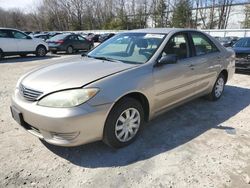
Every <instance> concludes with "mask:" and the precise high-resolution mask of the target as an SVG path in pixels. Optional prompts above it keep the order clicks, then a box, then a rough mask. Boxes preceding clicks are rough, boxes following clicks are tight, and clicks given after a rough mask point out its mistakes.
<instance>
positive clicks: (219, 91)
mask: <svg viewBox="0 0 250 188" xmlns="http://www.w3.org/2000/svg"><path fill="white" fill-rule="evenodd" d="M224 84H225V83H224V79H223V78H219V79H218V80H217V82H216V85H215V96H216V97H217V98H219V97H220V96H221V94H222V92H223V89H224Z"/></svg>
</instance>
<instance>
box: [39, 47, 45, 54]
mask: <svg viewBox="0 0 250 188" xmlns="http://www.w3.org/2000/svg"><path fill="white" fill-rule="evenodd" d="M44 54H45V49H44V48H39V49H38V55H39V56H44Z"/></svg>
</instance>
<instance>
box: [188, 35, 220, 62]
mask: <svg viewBox="0 0 250 188" xmlns="http://www.w3.org/2000/svg"><path fill="white" fill-rule="evenodd" d="M192 34H196V35H200V36H203V37H204V38H205V39H207V42H208V43H209V44H210V45H211V46H212V47H214V48H216V51H214V52H209V53H206V54H201V55H197V54H196V49H195V45H194V41H193V37H192ZM188 35H189V38H190V43H191V46H192V51H193V57H200V56H204V55H210V54H213V53H218V52H220V50H219V48H218V47H217V46H216V45H215V44H214V42H213V41H212V40H211V39H210V38H209V37H208V36H206V35H205V34H203V33H201V32H197V31H189V32H188Z"/></svg>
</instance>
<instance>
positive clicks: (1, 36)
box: [0, 30, 9, 38]
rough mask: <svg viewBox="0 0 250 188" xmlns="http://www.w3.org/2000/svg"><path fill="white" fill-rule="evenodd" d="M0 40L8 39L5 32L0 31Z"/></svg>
mask: <svg viewBox="0 0 250 188" xmlns="http://www.w3.org/2000/svg"><path fill="white" fill-rule="evenodd" d="M0 38H9V35H8V32H7V31H6V30H0Z"/></svg>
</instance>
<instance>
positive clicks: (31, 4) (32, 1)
mask: <svg viewBox="0 0 250 188" xmlns="http://www.w3.org/2000/svg"><path fill="white" fill-rule="evenodd" d="M40 2H41V0H0V7H1V8H3V9H6V10H8V9H11V8H19V9H21V10H24V11H25V12H29V11H31V9H34V8H35V7H36V5H38V4H39V3H40Z"/></svg>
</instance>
